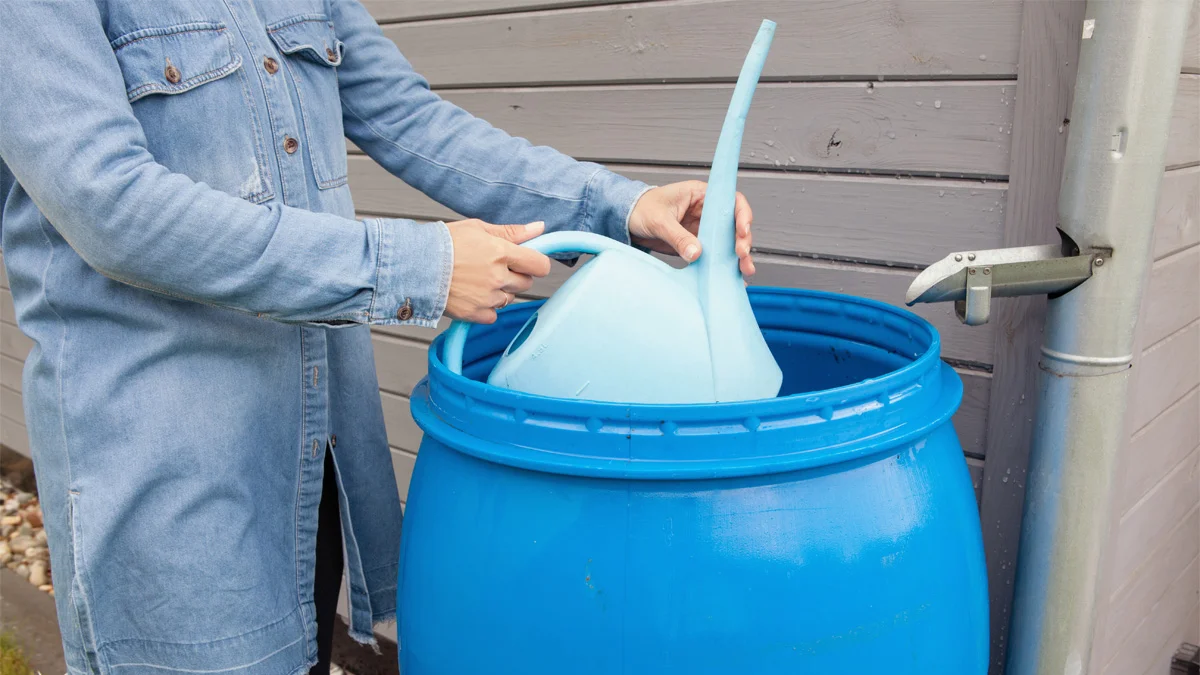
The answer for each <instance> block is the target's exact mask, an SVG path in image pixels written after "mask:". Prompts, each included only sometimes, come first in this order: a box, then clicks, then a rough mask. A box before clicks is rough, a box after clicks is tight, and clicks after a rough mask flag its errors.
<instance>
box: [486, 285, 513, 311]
mask: <svg viewBox="0 0 1200 675" xmlns="http://www.w3.org/2000/svg"><path fill="white" fill-rule="evenodd" d="M512 301H513V296H512V294H510V293H507V292H505V291H502V290H499V289H496V290H494V291H492V292H491V293H489V294H488V307H490V308H491V309H503V308H504V307H507V306H509V305H511V304H512Z"/></svg>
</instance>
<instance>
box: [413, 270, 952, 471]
mask: <svg viewBox="0 0 1200 675" xmlns="http://www.w3.org/2000/svg"><path fill="white" fill-rule="evenodd" d="M750 292H751V299H752V303H753V304H754V305H755V306H756V310H759V309H762V311H763V313H764V314H765V315H769V314H770V312H771V311H776V312H777V313H778V316H780V317H783V319H784V320H786V318H787V317H788V316H790V315H789V314H788V312H789V311H796V310H797V309H800V308H804V309H805V311H817V310H816V309H815V308H817V307H818V306H821V307H823V308H824V309H825V310H829V309H830V308H832V309H833V310H834V311H836V312H838V313H839V315H840V316H841V317H849V319H848V320H850V321H852V322H853V321H862V322H865V323H870V324H872V325H873V326H877V327H878V328H879V329H880V330H879V331H877V332H879V333H880V334H886V333H887V332H888V331H892V332H894V333H895V332H897V331H899V332H904V333H906V335H907V339H908V341H909V343H911V344H920V345H923V346H924V349H923V351H922V352H921V353H914V354H913V358H912V361H910V362H909V363H907V364H905V365H903V366H901V367H899V368H897V369H895V370H892V371H890V372H888V373H886V374H884V375H881V376H879V377H876V378H872V379H868V380H864V381H860V382H856V383H853V384H849V385H845V386H841V387H836V388H832V389H826V390H823V391H816V392H802V393H796V394H792V395H788V396H783V397H778V398H774V399H764V400H758V401H740V402H733V403H707V404H692V405H678V404H675V405H662V404H619V403H607V402H597V401H584V400H570V399H556V398H549V397H543V396H534V395H529V394H524V393H520V392H514V391H511V390H507V389H503V388H499V387H494V386H492V385H488V384H487V383H485V382H480V381H477V380H474V379H471V378H469V377H466V376H463V375H456V374H454V373H451V372H450V371H449V369H448V368H447V367H446V366H445V364H444V363H443V362H442V360H441V349H442V345H443V344H444V339H443V337H442V336H439V337H438V338H437V339H436V340H435V341H434V343H433V345H432V346H431V347H430V350H429V352H430V353H429V373H430V375H429V376H428V377H427V378H426V379H425V380H422V382H421V384H420V385H418V388H417V390H416V391H415V392H414V395H413V398H412V407H413V414H414V417H416V418H417V422H418V425H419V426H421V427H422V428H423V429H424V430H425V431H426V432H427V433H432V434H433V435H434V436H447V437H453V438H454V439H455V442H454V443H453V444H454V445H455V446H456V447H458V446H460V445H463V444H466V445H470V446H472V447H471V448H460V449H462V450H464V451H467V452H469V453H471V454H479V455H481V456H483V455H488V457H487V458H488V459H492V460H495V461H500V462H503V463H507V464H512V465H523V466H526V468H543V469H546V470H549V471H556V472H563V473H582V474H587V475H619V476H627V477H635V475H636V476H641V477H663V476H685V475H693V476H697V477H702V476H705V475H733V474H738V473H763V472H765V471H769V470H772V469H771V468H770V467H772V466H774V467H776V470H783V468H785V467H788V466H794V467H800V468H802V467H804V466H817V465H820V464H828V463H833V462H837V461H844V460H845V459H848V458H851V457H854V456H860V455H862V454H863V453H864V452H875V451H878V450H879V448H881V447H884V446H893V445H895V444H896V443H900V442H903V440H904V439H905V438H908V437H909V436H910V435H911V434H912V433H921V432H924V433H927V432H928V431H929V430H930V428H931V427H932V426H936V425H937V424H942V423H944V422H945V421H947V420H949V418H950V416H951V415H953V413H954V411H955V410H956V409H957V407H958V404H959V401H960V400H961V396H962V383H961V380H959V379H958V377H957V375H956V374H955V373H954V372H953V370H952V369H950V368H949V367H948V366H946V365H945V364H943V363H942V362H941V359H940V350H941V343H940V338H939V336H938V334H937V331H936V330H935V329H934V328H933V326H932V325H930V324H929V323H928V322H927V321H925V320H924V319H923V318H921V317H919V316H917V315H915V314H913V313H911V312H909V311H907V310H903V309H900V308H897V307H894V306H892V305H888V304H885V303H882V302H878V301H875V300H869V299H865V298H858V297H854V296H848V295H842V294H837V293H829V292H823V291H810V290H800V289H780V288H761V287H759V288H753V289H751V291H750ZM533 311H535V307H530V306H526V307H521V306H519V305H518V306H515V307H511V308H508V309H506V310H504V311H503V312H501V315H502V316H501V319H500V320H498V324H499V323H501V322H503V321H506V320H507V323H508V324H512V330H513V331H514V332H515V331H516V330H518V329H519V328H520V326H521V325H522V324H523V323H524V320H525V316H527V315H528V314H530V313H532V312H533ZM760 322H762V325H763V326H764V329H768V330H769V329H773V328H778V329H780V330H786V329H787V327H786V326H773V325H772V324H771V323H770V316H765V317H763V316H760ZM489 328H490V329H491V330H498V329H497V328H496V327H495V326H493V327H483V330H489ZM476 330H480V328H479V327H477V328H476ZM810 332H812V331H810ZM828 334H829V335H831V336H835V337H836V336H837V334H836V333H834V332H830V333H828ZM897 339H899V340H901V341H903V339H902V338H899V337H897ZM876 346H881V347H882V346H885V345H883V344H880V345H876ZM904 356H905V358H908V356H907V355H904ZM910 418H911V419H910ZM864 422H865V426H864ZM672 436H674V437H677V438H674V439H673V438H670V437H672ZM684 436H688V437H689V438H688V439H684V438H682V437H684ZM705 436H707V437H708V438H707V439H704V438H703V437H705ZM852 436H853V437H852ZM714 439H716V440H719V441H720V445H721V446H722V447H724V446H728V453H726V454H725V455H723V454H722V450H720V449H716V450H712V449H710V450H708V451H705V452H701V453H699V454H695V455H694V456H691V455H692V453H691V452H690V451H685V452H682V453H680V452H679V449H680V448H681V447H683V446H681V445H680V444H681V443H687V444H689V445H688V446H687V447H689V448H691V447H692V446H693V445H694V444H695V442H696V441H697V440H700V441H704V440H707V441H713V440H714ZM447 440H449V438H447ZM809 440H811V441H812V442H813V443H817V444H821V443H823V445H821V446H820V447H821V449H820V450H818V449H817V448H815V447H814V448H808V449H805V448H804V447H803V446H804V443H805V442H806V441H809ZM673 441H674V444H673V445H672V442H673ZM759 443H763V444H770V443H774V444H783V445H784V446H786V447H782V448H781V449H780V451H779V452H774V453H769V454H766V455H764V454H761V453H759V452H756V450H757V445H758V444H759ZM564 446H566V447H569V448H570V452H562V451H561V448H563V447H564ZM505 448H510V449H505ZM872 448H874V449H873V450H872ZM751 464H753V466H750V465H751Z"/></svg>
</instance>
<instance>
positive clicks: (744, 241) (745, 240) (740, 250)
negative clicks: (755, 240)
mask: <svg viewBox="0 0 1200 675" xmlns="http://www.w3.org/2000/svg"><path fill="white" fill-rule="evenodd" d="M751 244H752V242H751V239H750V236H749V235H747V236H745V237H741V238H739V239H738V240H737V242H736V243H735V244H734V245H733V250H734V252H736V253H737V257H739V258H745V257H746V256H748V255H750V248H751Z"/></svg>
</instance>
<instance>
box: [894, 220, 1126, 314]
mask: <svg viewBox="0 0 1200 675" xmlns="http://www.w3.org/2000/svg"><path fill="white" fill-rule="evenodd" d="M1063 240H1064V241H1063V244H1062V245H1059V244H1049V245H1046V246H1019V247H1015V248H997V249H990V250H984V251H962V252H959V253H952V254H950V255H948V256H946V257H945V258H943V259H941V260H939V261H938V262H936V263H934V264H932V265H930V266H929V267H927V268H925V270H924V271H923V272H921V274H919V275H917V278H916V279H914V280H913V282H912V285H911V286H909V287H908V296H907V298H906V304H908V306H910V307H911V306H912V305H915V304H917V303H919V302H921V303H930V302H951V301H952V302H954V313H955V314H956V315H957V316H958V318H959V320H960V321H962V322H963V323H965V324H967V325H968V326H980V325H983V324H985V323H987V322H988V320H989V319H990V318H991V307H992V298H1011V297H1016V296H1021V295H1049V296H1052V297H1057V296H1060V295H1063V294H1064V293H1067V292H1069V291H1071V290H1072V289H1074V288H1075V287H1077V286H1079V285H1080V284H1082V283H1083V282H1085V281H1087V280H1088V278H1090V277H1091V276H1092V270H1093V268H1094V267H1096V266H1097V265H1101V264H1103V263H1102V262H1100V261H1101V260H1103V259H1104V258H1103V256H1104V253H1103V252H1099V251H1097V252H1094V253H1085V254H1079V253H1078V249H1077V248H1076V247H1075V246H1074V244H1073V243H1072V242H1071V241H1070V239H1069V238H1067V237H1066V236H1065V235H1064V237H1063ZM1064 249H1065V250H1067V251H1069V252H1071V253H1074V255H1063V251H1064Z"/></svg>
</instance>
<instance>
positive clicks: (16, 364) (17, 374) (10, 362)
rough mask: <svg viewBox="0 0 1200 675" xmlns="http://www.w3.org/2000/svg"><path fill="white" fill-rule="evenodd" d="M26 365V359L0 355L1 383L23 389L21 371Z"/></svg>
mask: <svg viewBox="0 0 1200 675" xmlns="http://www.w3.org/2000/svg"><path fill="white" fill-rule="evenodd" d="M24 367H25V362H24V361H22V360H20V359H14V358H13V357H11V356H3V355H0V385H3V386H5V387H8V388H10V389H13V390H14V391H21V372H22V370H23V369H24Z"/></svg>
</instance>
